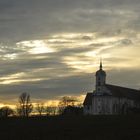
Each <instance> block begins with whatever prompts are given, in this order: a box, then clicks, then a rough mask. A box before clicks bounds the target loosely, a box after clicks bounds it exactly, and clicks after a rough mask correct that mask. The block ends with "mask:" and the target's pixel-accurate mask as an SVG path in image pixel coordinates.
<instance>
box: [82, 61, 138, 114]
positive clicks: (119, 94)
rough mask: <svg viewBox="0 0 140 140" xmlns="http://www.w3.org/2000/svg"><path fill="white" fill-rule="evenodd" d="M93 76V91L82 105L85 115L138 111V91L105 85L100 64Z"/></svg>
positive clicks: (104, 75)
mask: <svg viewBox="0 0 140 140" xmlns="http://www.w3.org/2000/svg"><path fill="white" fill-rule="evenodd" d="M95 76H96V87H95V91H93V92H89V93H87V95H86V97H85V100H84V103H83V105H84V114H85V115H88V114H89V115H99V114H107V115H109V114H127V113H129V112H130V110H132V109H140V91H139V90H136V89H130V88H126V87H120V86H116V85H110V84H107V83H106V72H105V71H104V70H103V68H102V62H100V68H99V70H98V71H97V72H96V75H95Z"/></svg>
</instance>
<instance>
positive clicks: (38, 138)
mask: <svg viewBox="0 0 140 140" xmlns="http://www.w3.org/2000/svg"><path fill="white" fill-rule="evenodd" d="M0 140H140V115H137V116H55V117H31V118H7V119H4V118H3V119H2V118H1V119H0Z"/></svg>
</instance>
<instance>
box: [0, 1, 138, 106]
mask: <svg viewBox="0 0 140 140" xmlns="http://www.w3.org/2000/svg"><path fill="white" fill-rule="evenodd" d="M139 23H140V1H139V0H0V102H1V103H8V104H13V103H15V102H17V98H18V96H19V95H20V94H21V93H22V92H27V93H30V95H31V97H32V98H33V99H34V100H40V101H41V100H42V101H46V100H53V99H58V98H60V97H61V96H64V95H74V96H80V95H84V94H86V92H88V91H92V90H94V85H95V76H94V75H95V72H96V70H98V67H99V60H100V57H101V56H102V58H103V67H104V70H106V72H107V82H108V83H110V84H116V85H121V86H126V87H130V88H136V89H140V24H139Z"/></svg>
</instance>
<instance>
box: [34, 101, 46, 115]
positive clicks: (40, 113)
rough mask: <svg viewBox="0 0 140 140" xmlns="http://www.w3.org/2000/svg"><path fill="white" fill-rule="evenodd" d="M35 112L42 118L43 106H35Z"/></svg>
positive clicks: (41, 104)
mask: <svg viewBox="0 0 140 140" xmlns="http://www.w3.org/2000/svg"><path fill="white" fill-rule="evenodd" d="M36 111H37V112H38V113H39V115H40V116H42V113H44V112H45V106H44V104H43V103H40V104H39V103H38V104H37V106H36Z"/></svg>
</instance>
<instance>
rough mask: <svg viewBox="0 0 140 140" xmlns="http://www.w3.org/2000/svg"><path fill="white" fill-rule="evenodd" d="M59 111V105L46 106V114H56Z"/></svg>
mask: <svg viewBox="0 0 140 140" xmlns="http://www.w3.org/2000/svg"><path fill="white" fill-rule="evenodd" d="M56 112H57V107H55V106H47V107H46V115H47V116H50V115H53V116H54V115H56Z"/></svg>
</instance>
